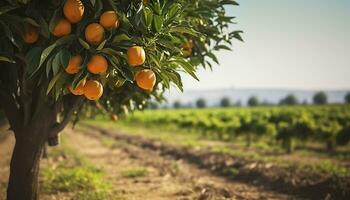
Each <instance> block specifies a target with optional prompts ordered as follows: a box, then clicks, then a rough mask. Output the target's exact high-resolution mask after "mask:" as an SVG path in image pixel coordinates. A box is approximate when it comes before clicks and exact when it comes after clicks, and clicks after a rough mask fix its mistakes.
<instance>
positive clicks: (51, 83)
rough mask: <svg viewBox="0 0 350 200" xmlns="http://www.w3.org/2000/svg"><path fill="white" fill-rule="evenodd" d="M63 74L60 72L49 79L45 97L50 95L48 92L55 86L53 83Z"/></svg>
mask: <svg viewBox="0 0 350 200" xmlns="http://www.w3.org/2000/svg"><path fill="white" fill-rule="evenodd" d="M63 73H64V72H63V71H62V72H61V73H58V74H56V76H54V77H53V78H52V79H51V81H50V83H49V85H48V87H47V90H46V95H48V94H49V93H50V91H51V90H52V88H53V86H54V85H55V83H56V82H57V80H58V79H59V78H60V77H61V76H62V74H63Z"/></svg>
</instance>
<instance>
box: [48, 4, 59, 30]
mask: <svg viewBox="0 0 350 200" xmlns="http://www.w3.org/2000/svg"><path fill="white" fill-rule="evenodd" d="M61 16H62V11H61V9H56V10H55V12H54V13H53V15H52V17H51V20H50V23H49V31H50V32H53V30H54V29H55V26H56V24H57V22H58V21H59V20H60V19H61V18H62V17H61Z"/></svg>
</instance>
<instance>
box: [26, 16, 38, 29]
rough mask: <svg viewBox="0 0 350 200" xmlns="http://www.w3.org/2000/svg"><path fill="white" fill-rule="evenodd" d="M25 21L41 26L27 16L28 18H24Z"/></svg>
mask: <svg viewBox="0 0 350 200" xmlns="http://www.w3.org/2000/svg"><path fill="white" fill-rule="evenodd" d="M23 21H24V22H27V23H28V24H31V25H33V26H35V27H38V28H39V27H40V25H39V24H38V23H37V22H36V21H35V20H34V19H32V18H29V17H26V18H24V20H23Z"/></svg>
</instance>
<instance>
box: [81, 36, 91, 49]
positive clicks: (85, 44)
mask: <svg viewBox="0 0 350 200" xmlns="http://www.w3.org/2000/svg"><path fill="white" fill-rule="evenodd" d="M79 43H80V44H81V46H83V47H84V48H85V49H87V50H89V49H90V45H89V44H88V43H87V42H85V41H84V40H83V39H81V38H79Z"/></svg>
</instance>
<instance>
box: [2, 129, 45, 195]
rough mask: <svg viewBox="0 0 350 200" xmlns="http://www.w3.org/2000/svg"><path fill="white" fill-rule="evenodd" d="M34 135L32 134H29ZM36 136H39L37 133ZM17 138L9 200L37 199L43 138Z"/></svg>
mask: <svg viewBox="0 0 350 200" xmlns="http://www.w3.org/2000/svg"><path fill="white" fill-rule="evenodd" d="M28 135H32V134H30V133H29V134H28ZM36 136H39V137H40V135H38V134H36ZM39 137H33V138H29V139H22V138H21V139H16V144H15V148H14V151H13V154H12V159H11V165H10V178H9V185H8V188H7V199H8V200H20V199H22V200H37V199H38V190H39V186H38V175H39V165H40V157H41V153H42V148H43V144H44V141H45V140H43V139H42V138H39Z"/></svg>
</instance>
